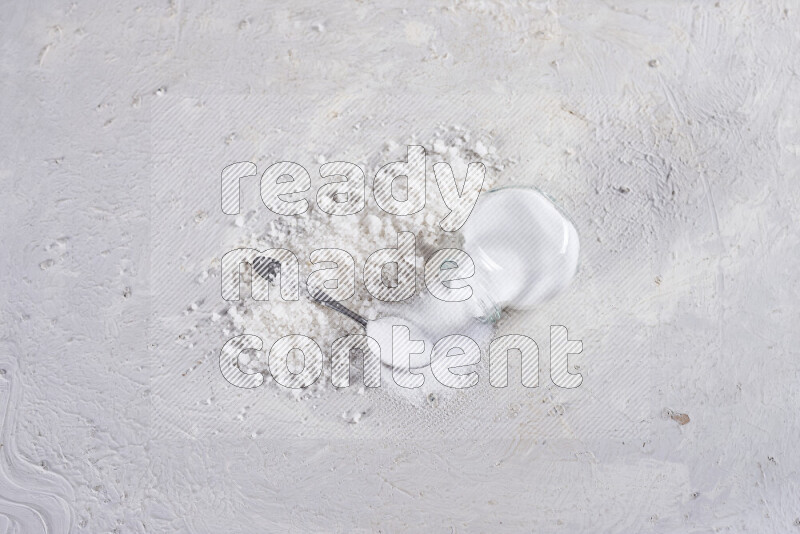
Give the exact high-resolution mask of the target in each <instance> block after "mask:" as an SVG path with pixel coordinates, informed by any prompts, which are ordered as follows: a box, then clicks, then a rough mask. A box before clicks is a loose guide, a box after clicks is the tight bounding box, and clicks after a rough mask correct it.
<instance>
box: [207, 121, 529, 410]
mask: <svg viewBox="0 0 800 534" xmlns="http://www.w3.org/2000/svg"><path fill="white" fill-rule="evenodd" d="M412 144H416V145H422V146H424V147H425V149H426V152H427V161H426V167H427V175H426V177H427V180H426V206H425V208H424V209H423V210H421V211H420V212H418V213H415V214H412V215H409V216H402V217H401V216H393V215H389V214H387V213H386V212H384V211H382V210H381V209H380V208H378V207H377V206H376V204H375V200H374V197H373V196H372V179H373V177H374V176H375V172H376V171H377V170H378V169H379V168H380V167H381V166H382V165H384V164H386V163H390V162H392V161H401V160H404V159H405V157H406V145H412ZM379 156H380V157H378V158H375V161H374V163H370V164H366V165H365V166H362V168H363V170H364V172H365V175H366V182H367V195H366V199H367V202H366V208H365V209H364V210H362V211H361V212H359V213H357V214H354V215H347V216H333V215H330V214H328V213H325V212H323V211H322V210H320V209H319V208H318V207H317V206H316V204H315V202H313V201H312V202H310V209H309V211H307V212H306V213H304V214H302V215H299V216H292V217H286V216H284V217H279V218H274V216H271V214H268V216H271V217H272V220H271V221H269V222H265V212H268V210H266V209H263V210H260V211H251V212H248V213H245V214H242V215H240V216H239V217H237V219H236V221H235V223H234V224H236V226H237V227H240V228H244V229H246V230H247V229H249V230H250V232H249V234H248V235H247V236H246V237H244V238H243V239H242V240H241V241H240V242H239V243H237V245H236V246H237V247H246V248H255V249H258V250H265V249H269V248H285V249H288V250H290V251H292V252H294V254H295V255H296V256H297V258H298V260H299V261H300V301H299V302H291V301H290V302H284V301H282V300H280V299H278V298H271V299H270V300H269V301H268V302H260V301H254V300H252V299H251V298H249V295H245V298H244V299H243V300H241V301H239V302H236V303H231V304H230V305H228V306H227V307H226V308H223V309H222V310H220V311H219V313H218V314H215V315H214V316H213V317H212V321H214V324H218V325H219V327H220V329H221V332H222V334H223V336H224V337H225V338H226V339H229V338H231V337H234V336H237V335H240V334H243V333H248V334H253V335H257V336H259V337H260V338H261V339H262V340H263V342H264V348H263V350H262V351H258V352H256V351H252V352H248V351H246V352H243V353H242V355H241V356H240V358H239V367H240V368H241V369H242V370H243V371H244V372H247V373H252V372H260V373H263V375H264V377H265V382H264V385H263V386H262V387H267V388H279V389H281V390H284V391H285V392H286V394H287V395H294V396H296V397H297V398H299V399H304V398H315V397H320V396H321V395H324V394H325V392H327V391H332V390H333V389H334V386H332V385H331V382H330V348H331V344H332V343H333V341H335V340H336V339H338V338H340V337H342V336H344V335H346V334H364V333H365V330H364V328H362V327H361V326H360V325H359V324H358V323H356V322H354V321H353V320H352V319H350V318H348V317H345V316H343V315H341V314H339V313H337V312H336V311H333V310H330V309H328V308H326V307H324V306H322V305H320V304H318V303H316V302H314V301H313V300H312V299H311V298H310V296H309V295H308V292H307V291H306V290H305V279H306V278H307V276H308V274H309V273H310V272H311V271H312V264H311V262H310V260H309V255H310V253H311V252H312V251H313V250H316V249H321V248H338V249H342V250H345V251H347V252H349V253H350V255H351V256H352V257H353V258H354V260H355V268H356V289H355V295H354V296H353V297H352V298H351V299H349V300H346V301H343V302H342V304H343V305H345V306H347V307H348V308H350V309H352V310H353V311H355V312H357V313H359V314H360V315H362V316H364V317H366V318H367V319H377V318H379V317H382V316H389V315H393V316H397V315H402V314H403V313H415V311H414V310H415V309H416V310H417V312H418V311H419V310H420V306H421V305H420V302H426V301H431V302H432V300H431V299H430V295H428V294H427V289H426V288H425V282H424V267H425V260H426V259H427V258H428V257H430V255H431V254H433V252H435V251H436V250H438V249H440V248H446V247H460V245H461V242H462V239H461V236H460V234H459V233H458V232H454V233H450V232H444V231H443V230H442V229H441V228H440V227H439V223H440V221H441V220H442V218H443V217H444V216H445V215H446V214H447V213H448V210H447V207H446V206H445V205H444V203H443V201H442V198H441V195H440V193H439V190H438V187H437V185H436V181H435V179H434V176H433V171H432V167H433V164H434V163H438V162H440V161H443V162H446V163H449V164H450V165H451V167H452V169H453V172H454V175H455V176H456V179H457V180H461V181H463V180H464V177H465V176H466V170H467V166H468V164H469V163H471V162H482V163H484V165H485V167H486V176H485V180H484V184H483V189H482V190H483V191H486V190H488V189H490V188H491V187H493V184H494V180H495V177H496V176H497V174H498V173H499V171H502V170H503V169H504V168H506V167H507V166H508V165H509V164H513V163H514V161H512V160H502V159H501V158H500V157H499V156H498V154H497V151H496V149H495V148H494V146H492V143H491V140H490V139H489V137H488V136H482V137H480V138H477V137H476V138H473V136H471V135H470V134H469V133H468V132H465V131H463V130H461V129H459V128H458V127H450V128H442V129H441V130H440V132H439V133H438V135H437V137H435V138H434V139H432V140H431V141H430V142H428V143H420V142H419V141H417V140H413V139H412V140H408V141H406V142H404V143H397V142H387V143H386V144H385V146H384V148H383V151H382V153H381V154H379ZM325 160H326V158H325V157H324V156H318V157H317V163H323V162H324V161H325ZM365 167H373V168H365ZM309 172H312V174H313V172H314V171H312V170H311V169H310V170H309ZM309 198H310V199H311V198H312V197H311V195H309ZM403 231H406V232H412V233H413V234H414V235H415V236H416V254H417V259H416V273H417V292H416V294H415V297H414V300H413V301H412V302H411V303H410V304H409V303H404V304H400V303H383V302H381V301H378V300H377V299H374V298H373V297H372V296H371V295H370V294H369V293H368V292H367V290H366V289H365V287H364V284H363V272H364V265H365V262H366V260H367V258H368V257H369V255H370V254H372V253H373V252H375V251H376V250H379V249H383V248H388V247H396V246H397V235H398V232H403ZM213 264H214V265H215V266H217V267H215V268H212V269H211V270H209V271H204V272H203V273H200V275H199V278H198V280H199V281H200V280H204V279H205V278H207V277H208V276H215V277H216V276H218V264H219V262H218V260H215V261H214V262H213ZM273 294H274V295H277V292H274V293H273ZM426 297H428V299H427V300H425V301H420V299H425V298H426ZM434 300H435V299H434ZM423 305H424V304H423ZM429 311H430V313H427V314H426V315H428V318H427V319H426V321H427V322H430V321H431V320H436V317H437V316H438V317H439V318H441V319H444V318H445V314H446V312H442V313H439V312H437V311H436V310H432V309H429ZM437 314H438V315H437ZM432 316H433V317H432ZM409 319H411V320H413V319H414V318H413V317H409ZM478 329H479V330H480V334H481V335H482V336H483V337H484V338H485V337H487V334H490V331H491V329H490V328H480V327H478ZM440 330H441V329H440ZM447 333H457V332H455V331H450V332H446V333H445V334H444V335H446V334H447ZM289 334H302V335H305V336H308V337H310V338H312V339H313V340H314V341H316V343H317V344H318V345H319V346H320V348H321V349H322V351H323V353H324V355H325V364H324V370H323V375H322V377H320V379H319V380H318V381H317V382H316V383H315V384H314V385H313V386H311V387H309V388H306V389H304V390H292V389H287V388H282V387H281V386H279V385H277V384H275V382H273V381H272V380H271V377H270V373H269V370H268V363H267V360H268V356H269V348H270V347H271V345H272V343H274V342H275V341H276V340H277V339H278V338H280V337H283V336H286V335H289ZM436 339H438V338H436ZM436 339H433V341H435V340H436ZM430 349H431V347H430V346H426V352H427V353H428V354H430ZM298 360H299V361H298ZM353 364H354V367H355V368H356V370H358V369H359V368H360V367H361V365H362V364H361V362H360V361H357V360H354V362H353ZM289 366H290V369H292V366H296V367H295V369H301V368H302V367H303V361H302V356H301V354H300V353H299V351H293V352H292V353H291V354H290V356H289ZM361 380H362V377H361V374H360V371H359V372H356V373H355V374H354V380H351V387H352V388H354V389H359V388H361V390H362V391H363V382H361V384H359V383H358V382H357V381H361ZM435 382H436V381H435V380H430V379H429V380H426V382H425V385H424V386H423V387H421V388H419V391H408V390H404V389H403V388H399V387H397V386H396V385H395V384H394V383H393V382H392V379H391V368H390V367H388V366H387V367H386V368H385V369H384V372H383V385H382V387H381V388H378V389H380V390H381V391H384V392H389V393H390V394H392V393H394V394H398V395H401V396H403V397H406V398H409V399H424V398H429V396H430V393H431V391H433V390H437V391H441V388H442V386H440V385H438V384H436V383H435Z"/></svg>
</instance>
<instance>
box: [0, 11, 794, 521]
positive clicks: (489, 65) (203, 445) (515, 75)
mask: <svg viewBox="0 0 800 534" xmlns="http://www.w3.org/2000/svg"><path fill="white" fill-rule="evenodd" d="M798 9H800V7H798V6H797V5H795V4H793V3H791V2H784V3H778V2H755V1H752V2H744V1H722V0H721V1H720V2H717V3H714V2H686V1H682V2H672V1H670V2H666V1H665V2H635V1H633V2H618V3H609V2H569V3H568V2H547V3H538V4H533V3H526V2H519V3H517V2H506V1H497V2H491V1H476V2H438V1H437V2H421V1H414V0H412V1H409V2H407V3H398V2H392V3H372V2H314V3H311V2H281V3H272V4H267V3H263V2H246V1H243V2H231V3H226V4H223V3H217V4H213V3H211V2H185V1H180V0H178V1H177V2H173V3H171V4H169V3H166V2H164V3H148V4H145V3H142V4H136V3H109V2H88V1H83V0H79V1H73V2H68V1H67V2H53V1H31V2H13V3H12V2H6V3H5V5H4V6H3V9H2V10H0V42H1V43H2V53H1V54H0V62H1V63H0V72H2V78H0V106H2V107H1V108H0V126H2V127H1V128H0V147H1V148H2V149H1V150H0V176H2V180H3V186H4V187H3V192H4V193H5V207H4V209H3V210H2V222H3V246H4V254H3V255H2V260H1V261H2V266H3V268H2V287H3V288H4V289H5V291H4V296H5V298H4V300H3V305H2V345H1V346H2V354H0V359H1V360H2V362H3V363H2V369H4V370H5V373H4V374H2V375H0V385H2V388H0V391H2V393H3V399H2V400H3V406H4V410H5V411H4V412H3V413H4V414H5V416H4V418H3V420H2V424H3V428H2V447H1V448H0V459H2V464H0V465H2V469H1V470H0V514H2V515H0V528H2V529H5V531H7V532H68V531H72V532H214V533H217V532H245V533H250V532H276V531H296V532H346V531H349V532H353V531H356V532H402V531H408V532H423V531H424V532H579V531H585V532H743V531H752V532H794V531H800V505H799V504H798V503H799V502H800V460H798V455H797V453H796V452H795V446H796V444H797V443H798V440H799V439H800V423H798V418H797V408H798V406H799V405H800V396H798V388H797V385H796V384H797V382H798V379H800V372H798V369H799V367H798V363H797V355H798V351H797V349H796V346H797V345H798V341H800V336H799V335H798V330H797V326H796V325H797V322H798V319H800V313H799V312H800V307H798V304H797V301H798V297H800V295H799V293H800V284H799V283H798V280H800V278H798V276H797V274H796V264H797V260H798V258H800V254H798V253H799V252H800V248H799V244H800V237H798V233H797V231H796V226H795V225H796V221H797V217H798V215H797V214H798V200H800V190H799V189H798V187H797V186H796V185H795V182H796V180H797V179H798V176H797V175H798V172H797V171H798V168H800V166H799V165H798V163H800V161H799V160H798V155H799V152H798V150H799V149H800V135H799V134H800V128H798V119H800V113H799V106H798V101H797V94H798V91H800V83H799V81H798V77H797V70H798V67H800V64H798V59H799V58H800V46H799V45H800V39H798V27H800V26H799V25H798V22H799V21H798V16H797V11H798ZM389 89H391V90H392V91H393V92H395V93H397V92H402V91H403V90H408V91H409V92H425V93H428V94H429V93H431V92H432V93H434V94H437V95H441V98H442V99H443V101H446V100H447V99H457V98H458V95H459V94H461V93H463V92H474V93H476V94H480V93H481V92H491V93H495V94H500V95H503V94H507V95H516V94H528V95H530V94H534V95H535V94H542V95H546V96H547V98H548V99H552V98H555V99H556V100H557V101H561V102H562V103H563V107H564V109H568V110H570V111H573V109H574V108H572V107H571V103H575V102H587V101H591V99H597V100H600V101H603V102H605V103H606V105H607V106H608V107H609V109H613V108H614V105H615V103H616V102H619V103H620V107H621V108H622V107H624V108H625V109H624V112H623V111H620V112H619V113H617V114H614V113H611V112H609V113H610V114H609V116H608V118H607V120H606V118H604V117H602V116H600V117H593V118H592V117H590V119H591V120H590V121H589V123H588V126H587V128H588V132H589V135H588V139H590V140H592V141H593V143H592V148H591V149H587V150H590V151H594V152H596V151H597V150H598V149H602V147H603V146H604V144H607V145H608V147H609V154H608V157H607V158H606V159H605V160H603V163H602V165H596V169H594V170H595V174H593V175H588V176H579V177H578V178H579V179H580V181H581V182H582V183H596V190H597V198H596V199H594V200H590V199H584V200H583V201H584V202H585V206H587V207H588V213H591V214H592V216H590V217H587V219H586V223H587V224H594V225H595V226H594V227H593V226H589V227H588V232H589V233H588V234H587V233H586V229H585V228H584V229H583V231H582V236H584V237H585V236H586V235H591V236H595V235H596V236H597V237H602V236H603V228H607V227H608V226H607V225H613V224H617V225H618V222H616V223H615V222H614V220H615V213H617V212H616V211H615V210H616V209H618V206H619V202H620V200H619V199H620V198H626V197H623V196H621V194H617V193H618V191H616V188H619V187H622V186H626V185H629V184H623V183H619V181H618V180H617V177H619V176H631V175H632V174H633V175H637V176H639V177H640V179H641V180H644V181H645V182H647V184H648V187H646V188H645V191H647V193H646V194H642V193H641V191H639V192H638V193H639V196H636V195H637V191H636V190H632V191H631V194H633V195H634V196H632V197H630V198H634V199H636V201H637V202H638V204H637V205H639V206H640V207H641V209H642V210H644V211H642V213H643V214H644V215H643V216H646V217H647V218H648V220H652V221H653V223H652V226H650V227H649V229H648V230H647V231H645V230H642V229H639V228H637V229H635V230H634V229H631V230H630V232H629V233H628V232H626V231H625V229H624V228H623V229H622V231H621V235H622V236H623V237H628V236H629V237H630V239H631V240H634V242H636V243H639V244H641V246H642V250H646V251H648V255H652V256H653V257H647V258H644V260H643V261H647V262H650V263H652V265H653V268H654V270H655V271H656V276H657V278H654V281H653V287H652V288H651V290H650V291H651V292H650V293H648V294H647V295H644V296H643V297H642V300H643V301H644V302H645V303H646V304H647V306H646V309H647V313H645V314H644V315H643V317H642V318H641V320H642V321H643V322H644V323H645V324H646V325H647V326H646V328H647V330H648V334H649V335H650V339H651V340H652V351H651V353H650V354H646V355H642V358H643V359H642V360H641V361H640V362H635V363H637V364H641V365H643V367H644V368H645V369H646V372H647V376H648V377H649V382H648V383H649V384H650V386H649V390H648V393H647V397H646V400H645V401H644V402H645V405H646V409H645V412H646V417H645V419H644V420H643V421H636V423H640V426H639V427H640V429H641V433H642V434H643V435H642V436H641V439H638V437H637V439H636V440H631V439H622V438H621V439H619V440H618V441H616V442H615V441H613V440H607V441H604V442H602V443H600V444H598V443H597V442H584V441H582V440H581V439H579V437H578V438H574V439H561V440H557V441H548V440H542V439H539V438H538V437H537V436H535V435H534V436H531V435H529V434H524V433H521V434H520V435H518V436H516V437H514V438H513V439H510V440H507V441H500V440H492V439H487V437H486V436H480V435H476V436H474V437H473V438H472V439H463V440H458V441H455V442H454V441H452V440H440V439H430V440H421V441H403V442H397V441H396V440H391V439H381V440H378V441H373V440H364V441H358V440H328V441H319V440H306V441H303V440H294V441H292V442H289V441H286V440H268V439H261V440H231V441H229V442H226V443H224V444H220V442H214V443H212V442H209V441H204V440H191V439H186V440H179V441H173V442H168V443H165V442H161V441H158V440H154V439H151V437H150V428H151V421H150V419H149V416H150V409H149V398H148V395H149V389H148V387H149V374H148V369H147V341H146V340H147V332H146V325H147V315H148V302H149V301H148V288H149V280H148V277H149V274H148V273H149V265H148V257H149V248H148V243H149V236H150V225H149V221H150V218H149V208H148V202H149V196H148V190H149V181H150V171H151V169H150V166H151V154H152V150H153V147H151V143H150V130H149V124H150V113H149V110H150V108H151V106H152V102H153V101H154V99H157V98H159V95H162V96H163V95H164V93H165V92H166V94H168V95H170V96H176V95H178V96H179V95H185V96H187V97H203V96H204V95H226V94H249V95H267V96H268V95H270V94H274V93H276V92H286V91H293V90H298V91H312V92H325V91H331V92H338V93H342V92H348V91H364V92H367V93H370V94H379V93H380V92H381V91H387V90H389ZM573 113H574V111H573V112H572V113H566V114H564V113H562V114H560V115H559V114H554V117H555V119H554V120H558V117H562V119H561V120H563V121H565V125H567V124H568V121H569V120H574V119H570V116H572V115H573ZM579 114H580V113H579ZM621 121H624V122H623V123H622V126H621V127H620V128H621V130H622V131H623V132H624V136H622V141H619V139H618V138H611V137H608V136H606V135H604V134H608V133H609V132H611V133H613V132H614V127H611V126H609V124H612V125H619V124H621ZM531 127H532V129H535V127H536V125H535V124H534V125H532V126H531ZM619 143H622V145H623V148H625V150H624V151H620V152H615V151H614V150H619V146H617V144H619ZM562 145H563V146H562ZM585 146H586V143H585V139H584V142H583V144H582V145H581V147H585ZM581 147H578V149H576V148H575V147H574V146H570V143H569V140H568V139H567V140H565V139H564V138H563V136H562V137H559V138H558V139H557V140H556V144H555V146H553V147H551V149H552V150H554V151H555V152H554V153H558V154H565V156H564V157H565V160H566V161H567V163H565V168H567V169H569V168H571V169H573V170H574V169H577V168H585V166H583V167H582V166H581V165H580V162H581V161H582V159H581V158H582V157H583V156H584V154H583V153H582V152H581V150H582V148H581ZM570 161H573V162H577V163H576V166H573V167H569V162H570ZM584 161H585V160H584ZM218 172H219V169H209V177H210V178H209V179H212V178H213V179H214V180H216V179H217V173H218ZM573 177H574V176H573ZM549 180H550V183H551V186H552V187H555V188H556V189H559V187H560V186H559V185H558V180H559V179H558V177H551V178H549ZM648 180H649V181H648ZM561 191H568V188H566V187H563V188H562V189H561ZM615 203H616V204H615ZM618 227H619V226H616V227H615V228H618ZM617 237H619V236H617ZM601 241H602V240H600V241H597V242H598V243H601ZM596 246H601V245H596ZM649 251H653V252H652V254H651V253H650V252H649ZM605 289H606V290H608V291H609V292H611V291H612V290H613V288H605ZM586 348H589V347H586ZM213 363H214V362H213V361H211V360H209V361H208V362H207V365H209V366H211V365H213ZM624 363H625V364H627V365H630V362H624ZM621 365H622V362H621ZM586 366H587V367H588V368H589V369H591V366H590V364H589V363H588V362H587V364H586ZM587 372H588V371H587ZM598 387H602V384H601V385H599V386H598ZM594 391H595V392H597V391H602V390H599V389H597V388H595V390H594ZM568 409H569V407H568ZM667 410H673V411H674V412H677V413H682V414H688V416H689V418H690V422H689V423H688V424H685V425H679V424H678V422H677V421H675V420H673V419H671V418H670V417H669V416H668V414H669V413H670V412H668V411H667ZM577 434H578V435H579V434H580V429H578V432H577Z"/></svg>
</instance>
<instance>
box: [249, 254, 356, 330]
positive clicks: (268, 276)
mask: <svg viewBox="0 0 800 534" xmlns="http://www.w3.org/2000/svg"><path fill="white" fill-rule="evenodd" d="M280 268H281V264H280V262H279V261H278V260H275V259H272V258H267V257H265V256H259V257H257V258H256V259H255V260H253V270H254V271H255V272H256V273H257V274H258V275H259V276H260V277H261V278H263V279H264V280H266V281H267V282H268V283H272V282H273V281H274V280H275V277H276V276H277V274H278V271H279V270H280ZM312 298H313V299H314V300H316V301H317V302H319V303H320V304H322V305H323V306H327V307H328V308H330V309H332V310H336V311H337V312H339V313H341V314H342V315H345V316H347V317H349V318H350V319H352V320H354V321H355V322H357V323H358V324H360V325H361V326H362V327H363V328H366V327H367V323H368V322H369V321H368V320H367V319H366V318H365V317H363V316H362V315H359V314H357V313H356V312H354V311H353V310H351V309H349V308H346V307H345V306H343V305H342V304H341V303H339V302H338V301H336V300H333V298H331V296H330V295H328V294H327V293H325V292H324V291H322V290H321V289H318V290H317V291H316V292H315V293H314V294H313V295H312Z"/></svg>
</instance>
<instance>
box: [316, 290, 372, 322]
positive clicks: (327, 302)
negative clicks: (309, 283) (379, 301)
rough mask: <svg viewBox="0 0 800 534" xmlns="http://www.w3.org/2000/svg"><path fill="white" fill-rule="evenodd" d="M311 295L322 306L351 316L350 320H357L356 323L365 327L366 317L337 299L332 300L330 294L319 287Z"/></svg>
mask: <svg viewBox="0 0 800 534" xmlns="http://www.w3.org/2000/svg"><path fill="white" fill-rule="evenodd" d="M313 297H314V300H316V301H317V302H319V303H320V304H322V305H323V306H327V307H328V308H330V309H332V310H336V311H337V312H339V313H341V314H342V315H346V316H347V317H349V318H351V319H352V320H354V321H355V322H357V323H358V324H360V325H361V326H362V327H364V328H366V327H367V319H366V318H364V317H363V316H361V315H359V314H357V313H356V312H354V311H353V310H351V309H350V308H347V307H345V306H343V305H342V304H341V303H339V302H338V301H335V300H333V299H332V298H331V297H330V295H328V294H327V293H325V292H324V291H322V290H321V289H318V290H317V292H316V293H314V295H313Z"/></svg>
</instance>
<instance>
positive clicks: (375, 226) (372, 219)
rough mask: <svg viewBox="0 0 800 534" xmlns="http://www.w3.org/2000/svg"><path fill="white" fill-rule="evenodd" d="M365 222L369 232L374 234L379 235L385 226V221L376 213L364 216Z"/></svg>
mask: <svg viewBox="0 0 800 534" xmlns="http://www.w3.org/2000/svg"><path fill="white" fill-rule="evenodd" d="M364 223H365V224H366V226H367V229H368V230H369V233H371V234H373V235H378V234H380V233H381V227H382V226H383V223H382V222H381V220H380V219H379V218H378V217H376V216H375V215H372V214H369V215H367V216H366V217H365V218H364Z"/></svg>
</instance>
